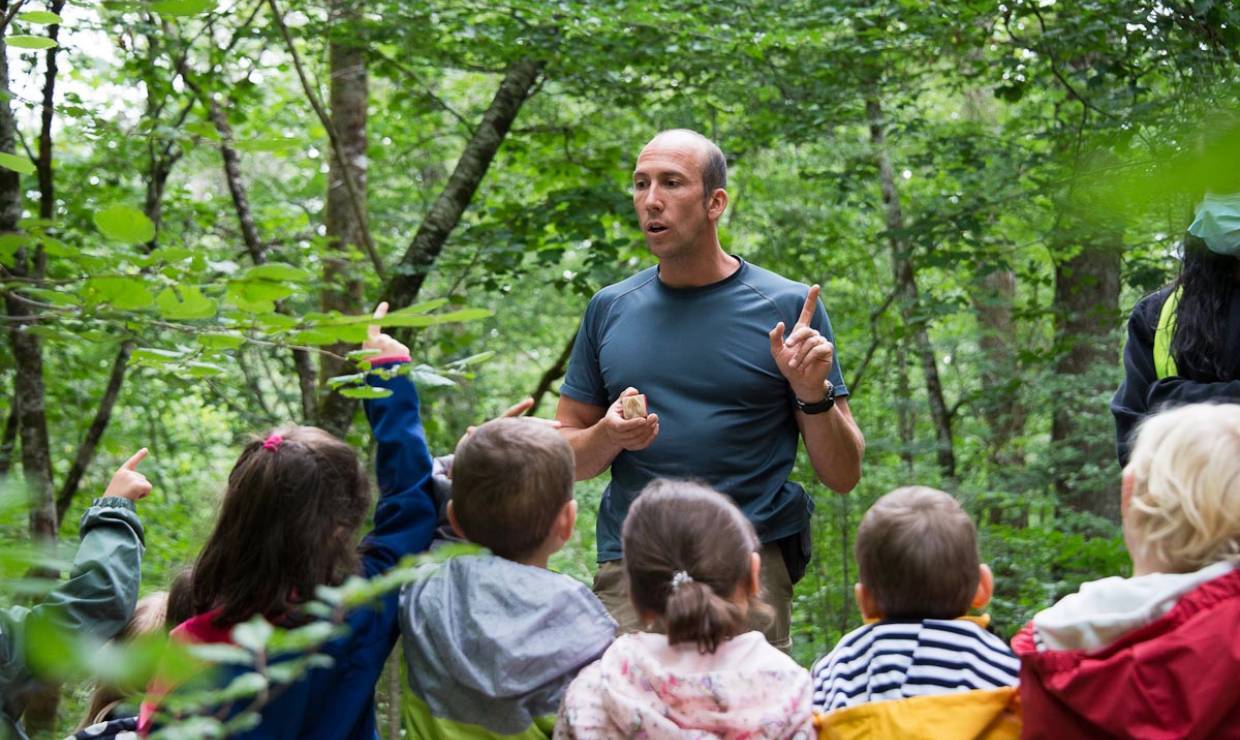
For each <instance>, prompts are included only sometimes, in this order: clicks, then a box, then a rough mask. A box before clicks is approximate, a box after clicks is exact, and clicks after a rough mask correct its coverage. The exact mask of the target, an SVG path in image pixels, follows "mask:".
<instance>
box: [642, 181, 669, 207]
mask: <svg viewBox="0 0 1240 740" xmlns="http://www.w3.org/2000/svg"><path fill="white" fill-rule="evenodd" d="M638 203H639V205H641V206H642V207H644V208H645V209H646V210H649V211H661V210H663V194H662V193H661V192H660V191H659V188H658V186H656V185H655V184H654V183H651V184H650V186H649V187H647V188H646V191H645V192H644V193H642V195H641V197H640V198H638Z"/></svg>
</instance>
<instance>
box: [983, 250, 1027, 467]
mask: <svg viewBox="0 0 1240 740" xmlns="http://www.w3.org/2000/svg"><path fill="white" fill-rule="evenodd" d="M1015 295H1016V273H1015V272H1014V271H1012V270H994V271H993V272H991V273H989V274H987V275H986V276H984V277H983V278H982V280H981V285H980V289H979V290H976V291H974V297H973V307H974V311H975V312H976V314H977V323H978V328H979V330H980V338H979V340H978V344H979V347H980V349H981V354H982V367H981V376H982V398H981V401H980V402H979V403H978V404H977V409H978V410H979V411H981V413H982V416H983V418H984V419H985V420H986V424H987V426H988V427H989V429H990V441H989V448H990V452H989V458H990V463H991V465H993V466H994V468H995V470H996V471H998V472H1000V473H1001V472H1002V471H1004V470H1012V469H1015V468H1019V467H1020V466H1022V465H1024V463H1025V455H1024V453H1023V452H1022V451H1021V450H1019V449H1016V448H1014V447H1012V441H1013V440H1014V439H1015V438H1016V437H1017V436H1019V435H1020V433H1021V430H1022V429H1024V426H1025V417H1026V412H1025V406H1024V404H1023V403H1022V400H1021V395H1020V388H1021V377H1020V363H1019V361H1018V359H1017V353H1016V347H1015V346H1014V344H1013V343H1014V342H1015V339H1016V333H1015V327H1014V326H1013V325H1012V301H1013V299H1014V297H1015Z"/></svg>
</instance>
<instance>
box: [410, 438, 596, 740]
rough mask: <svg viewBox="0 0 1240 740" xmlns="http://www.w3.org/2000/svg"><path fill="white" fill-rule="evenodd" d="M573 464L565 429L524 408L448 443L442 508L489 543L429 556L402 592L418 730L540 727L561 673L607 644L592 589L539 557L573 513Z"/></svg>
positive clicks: (466, 531) (484, 731)
mask: <svg viewBox="0 0 1240 740" xmlns="http://www.w3.org/2000/svg"><path fill="white" fill-rule="evenodd" d="M573 467H574V466H573V450H572V448H571V447H569V445H568V442H567V441H565V440H564V437H563V436H562V435H560V433H559V432H557V431H556V430H555V429H554V428H553V427H552V426H551V425H548V424H547V423H545V422H543V421H541V420H538V419H533V418H529V417H525V418H502V419H496V420H494V421H489V422H487V423H486V424H483V425H481V426H479V427H478V428H476V429H475V430H473V431H472V432H471V433H469V434H467V435H466V436H465V437H464V438H463V439H461V441H460V443H459V444H458V445H457V448H456V455H455V458H454V460H453V462H452V498H451V500H450V501H448V503H447V517H448V520H449V522H450V524H451V527H452V528H453V530H454V531H455V533H456V534H457V535H458V536H459V537H460V538H462V539H464V540H467V541H468V542H471V543H473V544H475V545H481V546H482V547H485V548H486V549H487V550H488V551H489V552H487V553H480V554H470V555H461V556H458V557H455V558H452V559H451V560H449V561H447V562H445V563H442V564H439V565H435V566H429V567H428V568H427V570H426V571H425V577H424V578H421V579H418V580H416V581H414V582H413V583H411V584H409V585H408V586H406V587H405V588H404V590H403V591H402V593H401V602H400V619H401V634H402V638H403V639H402V642H403V644H404V648H405V660H406V665H407V667H408V669H409V670H408V680H409V686H410V688H411V689H412V694H411V695H410V696H409V697H408V700H407V704H408V706H407V707H406V710H405V717H406V721H407V723H410V724H412V725H413V727H414V728H415V729H416V732H415V734H416V735H417V736H419V737H457V736H468V737H504V738H521V739H522V740H532V739H535V738H545V737H547V736H549V735H550V733H551V727H552V725H553V724H554V722H555V715H556V711H557V710H558V709H559V706H560V701H561V699H562V698H563V696H564V690H565V688H567V687H568V684H569V682H570V681H572V680H573V677H574V676H576V675H577V672H578V671H579V670H581V668H582V667H583V666H585V665H587V664H589V663H591V662H592V661H594V660H595V659H596V658H598V656H599V655H601V654H602V653H603V651H604V650H605V649H607V646H608V645H610V644H611V641H612V638H613V637H614V635H615V630H616V623H615V622H614V621H612V619H611V617H610V616H608V614H607V610H606V609H604V608H603V605H602V603H600V602H599V600H598V598H597V597H596V596H595V595H594V594H593V593H591V591H590V589H589V588H587V587H586V586H585V584H583V583H580V582H578V581H576V580H573V579H572V578H570V577H568V576H566V575H562V574H559V573H555V572H552V571H551V570H549V569H548V567H547V562H548V559H549V558H550V557H551V556H552V555H553V554H554V553H555V552H556V551H558V550H559V549H560V548H562V547H563V546H564V544H565V543H566V542H567V541H568V540H569V538H571V537H572V535H573V526H574V524H575V523H576V521H577V502H576V501H575V500H574V499H573Z"/></svg>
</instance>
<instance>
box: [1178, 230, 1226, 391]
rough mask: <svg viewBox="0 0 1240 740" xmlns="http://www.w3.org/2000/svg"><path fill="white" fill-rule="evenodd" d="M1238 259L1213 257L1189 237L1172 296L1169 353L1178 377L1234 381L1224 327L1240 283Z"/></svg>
mask: <svg viewBox="0 0 1240 740" xmlns="http://www.w3.org/2000/svg"><path fill="white" fill-rule="evenodd" d="M1238 275H1240V259H1237V258H1235V257H1232V256H1231V255H1226V254H1216V253H1215V252H1211V251H1210V249H1209V248H1208V247H1207V246H1206V244H1205V242H1203V241H1202V240H1201V239H1198V238H1197V237H1195V236H1192V235H1188V236H1186V237H1185V239H1184V261H1183V263H1182V264H1181V266H1180V274H1179V277H1177V278H1176V280H1175V283H1174V285H1173V286H1172V290H1176V289H1180V288H1182V290H1181V291H1180V303H1179V308H1178V310H1177V314H1176V321H1175V333H1174V334H1172V336H1171V353H1172V356H1173V357H1174V358H1175V363H1176V366H1177V367H1178V368H1179V371H1180V374H1181V375H1183V376H1185V377H1188V378H1191V379H1192V380H1197V381H1201V382H1217V381H1223V380H1233V379H1235V377H1236V371H1237V360H1236V358H1229V357H1227V352H1226V346H1227V322H1228V315H1229V314H1228V312H1229V310H1230V305H1231V297H1232V293H1233V292H1234V291H1235V290H1237V286H1238V285H1240V280H1238V279H1237V276H1238Z"/></svg>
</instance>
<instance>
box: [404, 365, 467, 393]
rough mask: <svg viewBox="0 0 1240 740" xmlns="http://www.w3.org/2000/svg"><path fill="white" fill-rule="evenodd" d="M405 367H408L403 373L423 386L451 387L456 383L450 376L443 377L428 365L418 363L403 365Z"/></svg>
mask: <svg viewBox="0 0 1240 740" xmlns="http://www.w3.org/2000/svg"><path fill="white" fill-rule="evenodd" d="M405 367H406V368H408V369H407V370H405V371H404V374H405V375H408V376H409V379H410V380H412V381H413V382H414V383H417V384H418V385H420V386H422V387H423V388H451V387H453V386H455V385H456V382H455V381H453V380H452V379H451V378H445V377H444V376H442V375H440V374H439V373H437V372H435V371H434V370H432V369H431V368H430V366H428V365H418V366H417V367H411V366H409V365H405Z"/></svg>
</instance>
